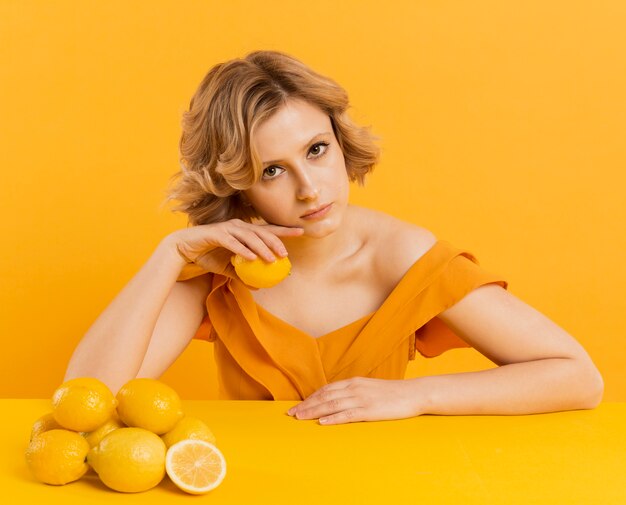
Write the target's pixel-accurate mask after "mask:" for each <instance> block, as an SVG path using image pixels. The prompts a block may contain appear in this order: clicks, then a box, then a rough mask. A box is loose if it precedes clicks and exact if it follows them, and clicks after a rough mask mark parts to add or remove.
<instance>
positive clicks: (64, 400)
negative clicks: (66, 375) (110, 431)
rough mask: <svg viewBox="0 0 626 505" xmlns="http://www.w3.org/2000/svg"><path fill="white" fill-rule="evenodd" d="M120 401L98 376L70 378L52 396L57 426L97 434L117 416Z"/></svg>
mask: <svg viewBox="0 0 626 505" xmlns="http://www.w3.org/2000/svg"><path fill="white" fill-rule="evenodd" d="M116 404H117V402H116V400H115V397H114V396H113V393H111V390H110V389H109V388H108V387H107V386H106V384H104V382H101V381H100V380H98V379H96V378H94V377H80V378H77V379H70V380H68V381H66V382H64V383H63V384H61V385H60V386H59V387H58V388H57V390H56V391H55V392H54V394H53V395H52V414H53V416H54V419H55V420H56V422H57V423H59V424H60V425H61V426H63V428H66V429H68V430H72V431H93V430H95V429H96V428H98V427H100V426H102V425H103V424H104V423H106V422H107V421H108V420H109V419H110V418H111V417H113V416H114V415H115V406H116Z"/></svg>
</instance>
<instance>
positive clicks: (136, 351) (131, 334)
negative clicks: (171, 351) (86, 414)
mask: <svg viewBox="0 0 626 505" xmlns="http://www.w3.org/2000/svg"><path fill="white" fill-rule="evenodd" d="M184 265H185V260H184V259H183V258H182V257H181V256H180V255H179V254H178V253H177V251H176V249H175V246H174V247H173V246H172V241H171V239H169V236H168V237H166V238H165V239H164V240H163V241H162V242H161V243H160V244H159V245H158V247H157V248H156V250H155V251H154V253H153V254H152V256H150V258H149V259H148V261H147V262H146V263H145V264H144V265H143V267H142V268H141V270H139V272H137V274H135V276H134V277H133V278H132V279H131V280H130V281H129V282H128V284H127V285H126V286H125V287H124V288H123V289H122V291H121V292H120V293H119V294H118V295H117V297H116V298H115V299H114V300H113V301H112V302H111V303H110V304H109V306H108V307H107V308H106V309H105V310H104V311H103V312H102V314H100V316H99V317H98V319H97V320H96V321H95V322H94V323H93V325H92V326H91V327H90V328H89V330H88V331H87V333H86V334H85V336H84V337H83V338H82V340H81V341H80V343H79V344H78V346H77V347H76V349H75V350H74V353H73V354H72V357H71V359H70V361H69V364H68V367H67V371H66V373H65V379H64V380H69V379H72V378H75V377H96V378H98V379H100V380H101V381H103V382H104V383H105V384H106V385H107V386H109V388H110V389H111V391H112V392H113V394H116V393H117V391H118V390H119V389H120V388H121V387H122V386H123V385H124V384H125V383H126V382H127V381H129V380H130V379H132V378H134V377H136V375H137V373H138V372H139V369H140V367H141V364H142V362H143V359H144V356H145V354H146V351H147V349H148V345H149V344H150V337H151V336H152V333H153V331H154V327H155V324H156V321H157V318H158V317H159V314H160V312H161V309H162V308H163V306H164V304H165V302H166V300H167V298H168V296H169V295H170V292H171V291H172V287H173V286H174V284H175V283H176V279H177V278H178V275H179V274H180V271H181V269H182V267H183V266H184ZM180 284H181V285H183V284H185V283H180ZM189 289H191V287H190V286H184V287H181V288H180V291H181V293H180V294H182V295H183V296H184V291H185V290H189ZM183 317H184V315H183V314H181V319H182V318H183Z"/></svg>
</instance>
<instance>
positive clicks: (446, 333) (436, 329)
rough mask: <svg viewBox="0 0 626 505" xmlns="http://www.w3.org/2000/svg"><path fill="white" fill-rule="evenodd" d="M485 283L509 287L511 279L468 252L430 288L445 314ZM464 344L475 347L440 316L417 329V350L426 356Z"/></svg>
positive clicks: (458, 257) (411, 357) (449, 266)
mask: <svg viewBox="0 0 626 505" xmlns="http://www.w3.org/2000/svg"><path fill="white" fill-rule="evenodd" d="M485 284H498V285H500V286H501V287H502V288H504V289H508V282H507V281H505V280H503V279H502V278H501V277H500V276H498V275H495V274H493V273H491V272H488V271H487V270H485V269H483V268H482V267H480V266H479V263H478V260H477V259H476V258H475V257H474V256H473V255H472V254H471V253H469V252H467V251H464V252H462V253H461V254H459V255H458V256H456V257H454V258H453V259H452V260H451V261H450V262H449V264H448V265H447V267H446V268H445V270H444V271H443V272H442V273H441V275H440V276H438V278H437V280H436V281H435V282H434V283H433V285H432V286H430V289H434V290H435V291H436V292H437V293H438V298H439V301H440V303H441V308H440V310H439V313H441V312H443V311H445V310H447V309H448V308H450V307H452V306H453V305H454V304H455V303H457V302H458V301H460V300H461V299H462V298H463V297H464V296H465V295H467V294H468V293H470V292H471V291H473V290H474V289H476V288H477V287H479V286H483V285H485ZM463 347H471V346H470V345H469V344H468V343H467V342H465V341H464V340H463V339H461V337H459V336H458V335H456V333H454V332H453V331H452V330H451V329H450V328H449V327H448V326H447V325H446V324H445V323H444V322H443V321H442V320H441V319H439V318H438V317H433V318H432V319H431V320H430V321H428V322H427V323H426V324H424V325H423V326H422V327H420V328H419V329H418V330H417V331H416V332H415V351H418V352H419V353H420V354H421V355H422V356H424V357H426V358H434V357H436V356H439V355H440V354H442V353H444V352H445V351H448V350H450V349H455V348H463ZM410 354H411V356H410V359H413V358H414V356H415V354H414V352H411V353H410Z"/></svg>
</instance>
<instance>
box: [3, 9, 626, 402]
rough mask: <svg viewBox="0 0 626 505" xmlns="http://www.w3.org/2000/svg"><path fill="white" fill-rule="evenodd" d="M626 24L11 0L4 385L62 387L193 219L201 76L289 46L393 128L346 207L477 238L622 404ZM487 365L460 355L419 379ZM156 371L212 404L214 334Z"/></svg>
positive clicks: (6, 70) (479, 250) (483, 13)
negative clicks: (183, 167)
mask: <svg viewBox="0 0 626 505" xmlns="http://www.w3.org/2000/svg"><path fill="white" fill-rule="evenodd" d="M624 26H626V4H625V3H624V2H622V1H620V0H615V1H606V0H596V1H594V2H580V1H567V2H566V1H556V2H544V1H540V0H531V1H526V2H522V3H517V2H501V1H498V0H492V1H488V0H472V1H457V0H454V1H415V2H413V1H411V2H409V1H406V2H393V1H392V2H364V1H363V0H358V1H356V0H355V1H342V2H336V1H328V0H318V1H316V2H290V1H284V2H279V1H270V0H265V1H263V2H257V1H249V2H243V1H229V2H224V1H185V0H177V1H168V2H164V1H161V2H154V1H141V2H126V1H119V0H115V1H107V2H96V1H87V2H85V1H80V2H79V1H75V2H70V1H60V2H46V1H40V2H35V1H21V0H20V1H18V0H14V1H7V0H0V114H1V119H0V161H1V167H2V168H1V170H2V181H1V183H0V206H1V209H2V212H1V213H0V230H1V234H0V240H2V244H1V247H0V260H1V261H0V278H1V279H2V280H1V284H0V307H1V308H0V336H1V338H2V357H1V358H0V359H1V360H2V362H1V366H0V374H1V378H2V380H1V390H0V396H2V397H39V398H46V397H49V395H50V394H51V393H52V391H53V390H54V388H55V387H56V386H57V385H58V384H60V382H61V381H62V379H63V375H64V371H65V367H66V364H67V361H68V359H69V357H70V355H71V353H72V350H73V349H74V347H75V345H76V344H77V343H78V341H79V340H80V338H81V337H82V335H83V334H84V332H85V331H86V330H87V328H88V327H89V326H90V325H91V323H92V322H93V321H94V320H95V318H96V317H97V316H98V314H99V313H100V312H101V311H102V310H103V309H104V308H105V307H106V305H107V304H108V303H109V302H110V301H111V299H112V298H113V297H114V296H115V295H116V294H117V293H118V292H119V290H120V289H121V288H122V287H123V286H124V285H125V284H126V282H128V280H129V279H130V278H131V277H132V276H133V275H134V273H135V272H136V271H137V270H138V269H139V268H140V266H141V265H142V264H143V263H144V262H145V261H146V259H147V258H148V257H149V255H150V254H151V252H152V250H153V249H154V247H155V246H156V245H157V243H158V242H159V240H160V239H161V238H162V237H163V236H165V235H166V234H168V233H169V232H171V231H173V230H175V229H176V228H178V227H184V226H185V224H186V220H185V216H183V215H180V214H177V215H174V214H172V213H171V212H170V211H169V210H168V209H167V208H165V209H162V208H160V204H161V202H162V199H163V197H164V189H165V187H166V185H167V181H168V178H169V177H170V175H172V174H173V173H174V172H175V171H176V170H177V169H178V152H177V149H178V138H179V134H180V128H179V125H180V117H181V113H182V111H183V110H184V109H185V108H186V107H187V105H188V103H189V99H190V98H191V96H192V94H193V92H194V90H195V89H196V86H197V85H198V83H199V82H200V80H201V78H202V77H203V76H204V74H205V73H206V72H207V71H208V70H209V68H210V67H211V66H212V65H214V64H216V63H218V62H221V61H224V60H227V59H230V58H234V57H240V56H243V55H245V53H246V52H248V51H251V50H254V49H278V50H282V51H286V52H288V53H290V54H293V55H294V56H296V57H298V58H300V59H302V60H303V61H304V62H306V63H308V64H309V65H311V66H312V67H313V68H314V69H316V70H318V71H319V72H321V73H323V74H327V75H329V76H331V77H333V78H334V79H335V80H337V81H338V82H339V83H340V84H341V85H343V86H344V87H345V88H346V89H347V91H348V93H349V94H350V96H351V100H352V104H353V109H352V115H353V117H354V118H355V119H356V120H357V121H359V122H361V123H363V124H368V125H372V126H373V130H374V132H375V133H377V134H378V135H380V136H381V138H382V142H381V145H382V147H383V157H382V162H381V164H380V165H379V166H378V167H377V169H376V170H375V171H374V173H373V175H372V176H371V177H370V178H369V180H368V184H367V185H366V186H365V188H359V187H356V186H355V187H354V189H353V194H352V197H351V198H352V202H353V203H355V204H358V205H364V206H370V207H373V208H376V209H379V210H382V211H385V212H388V213H390V214H392V215H395V216H397V217H400V218H402V219H405V220H407V221H411V222H414V223H416V224H419V225H421V226H425V227H426V228H428V229H430V230H432V231H433V232H434V233H435V234H436V235H437V236H438V237H439V238H442V239H445V240H448V241H450V242H452V243H453V244H455V245H457V246H459V247H463V248H467V249H468V250H469V251H471V252H473V253H474V254H475V255H476V256H477V257H478V259H479V261H480V263H481V265H482V266H483V267H484V268H486V269H488V270H490V271H493V272H495V273H499V274H501V275H502V276H504V278H506V279H507V280H508V281H509V283H510V285H509V290H510V292H511V293H513V294H515V295H516V296H518V297H520V298H521V299H523V300H524V301H526V302H527V303H529V304H530V305H532V306H534V307H536V308H537V309H538V310H540V311H542V312H543V313H545V314H546V315H547V316H549V317H550V318H552V319H553V320H554V321H555V322H557V324H559V325H560V326H562V327H563V328H565V329H566V330H567V331H568V332H570V333H571V334H572V335H574V336H575V337H576V338H577V339H578V340H579V341H580V342H581V343H582V344H583V345H584V346H585V347H586V348H587V350H588V351H589V353H590V354H591V356H592V358H593V359H594V361H595V362H596V364H597V365H598V366H599V368H600V370H601V371H602V373H603V375H604V378H605V383H606V390H605V400H620V401H626V381H625V379H624V374H623V371H624V369H625V368H626V357H625V353H624V349H625V345H624V335H626V320H625V318H624V314H625V313H626V311H625V308H626V307H625V302H624V295H623V293H624V286H626V268H625V266H624V251H625V249H626V233H625V227H624V218H625V217H626V209H625V204H624V201H625V198H624V182H625V176H624V172H625V170H624V167H625V162H626V148H625V147H624V145H625V142H624V139H626V101H625V100H624V90H625V89H626V67H625V66H624V62H625V61H626V54H625V53H626V35H625V33H626V32H625V31H624V29H623V28H624ZM407 181H409V182H407ZM489 366H492V365H491V363H490V362H489V361H487V360H486V359H485V358H483V357H482V356H480V355H479V354H478V353H477V352H476V351H474V350H471V349H465V350H454V351H451V352H448V353H446V354H444V355H443V356H441V357H440V358H436V359H433V360H425V359H420V357H419V356H418V359H417V360H416V361H414V362H412V363H411V364H410V368H409V373H408V375H407V376H416V375H421V374H433V373H444V372H445V373H448V372H453V371H465V370H474V369H480V368H485V367H489ZM163 380H165V381H167V382H168V383H170V384H171V385H173V386H174V387H175V388H177V390H178V391H179V392H180V393H181V395H182V396H183V398H187V399H200V398H214V395H215V393H216V384H215V369H214V363H213V357H212V347H211V345H210V344H207V343H205V342H195V341H194V342H192V343H191V344H190V346H189V347H188V348H187V350H186V351H185V352H184V353H183V355H182V356H181V357H180V358H179V360H178V361H177V362H176V363H175V364H174V365H173V366H172V367H171V368H170V369H169V370H168V371H167V372H166V374H165V375H164V376H163Z"/></svg>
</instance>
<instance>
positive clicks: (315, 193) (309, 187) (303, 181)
mask: <svg viewBox="0 0 626 505" xmlns="http://www.w3.org/2000/svg"><path fill="white" fill-rule="evenodd" d="M319 194H320V191H319V188H318V187H317V183H315V181H313V180H312V179H311V177H310V176H308V175H304V176H302V177H301V178H300V180H299V185H298V199H299V200H315V199H316V198H318V197H319Z"/></svg>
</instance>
